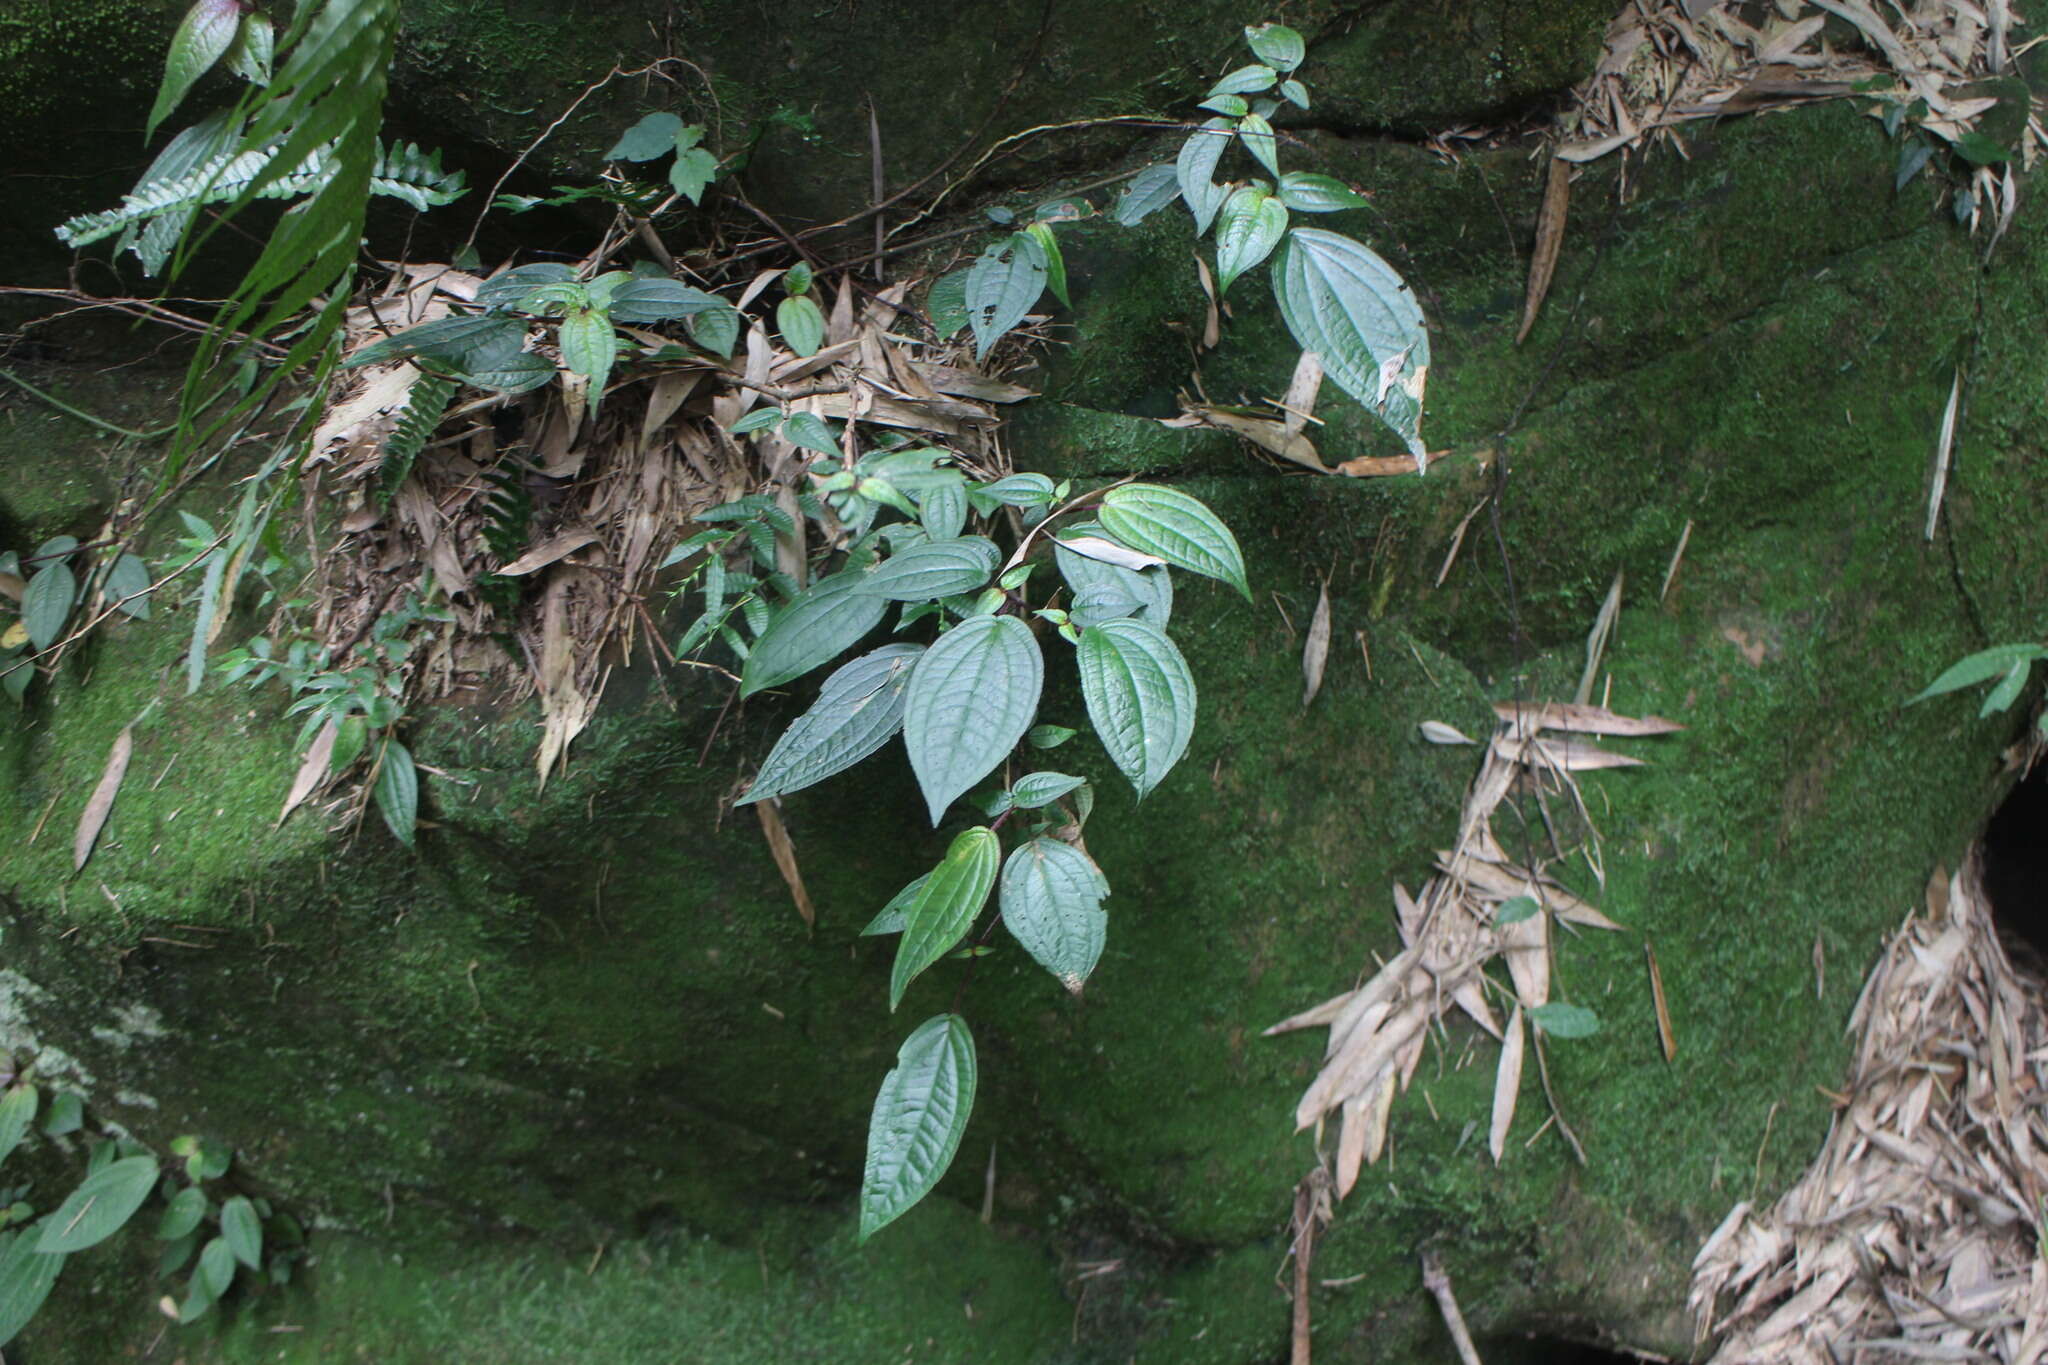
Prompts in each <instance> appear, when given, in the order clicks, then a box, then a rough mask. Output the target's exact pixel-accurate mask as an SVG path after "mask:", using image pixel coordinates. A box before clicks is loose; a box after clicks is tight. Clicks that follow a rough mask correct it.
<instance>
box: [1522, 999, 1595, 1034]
mask: <svg viewBox="0 0 2048 1365" xmlns="http://www.w3.org/2000/svg"><path fill="white" fill-rule="evenodd" d="M1529 1021H1530V1022H1531V1023H1533V1024H1535V1025H1536V1027H1538V1028H1540V1029H1542V1030H1543V1031H1544V1032H1545V1033H1547V1034H1549V1035H1550V1036H1551V1037H1553V1038H1590V1037H1592V1036H1593V1035H1594V1034H1596V1033H1598V1032H1599V1031H1600V1020H1599V1017H1598V1016H1596V1015H1595V1014H1594V1013H1593V1011H1591V1010H1589V1009H1587V1008H1586V1007H1585V1006H1584V1005H1568V1004H1566V1003H1565V1002H1564V1001H1562V1000H1553V1001H1551V1002H1550V1003H1549V1004H1547V1005H1538V1006H1537V1007H1536V1008H1535V1009H1532V1010H1530V1011H1529Z"/></svg>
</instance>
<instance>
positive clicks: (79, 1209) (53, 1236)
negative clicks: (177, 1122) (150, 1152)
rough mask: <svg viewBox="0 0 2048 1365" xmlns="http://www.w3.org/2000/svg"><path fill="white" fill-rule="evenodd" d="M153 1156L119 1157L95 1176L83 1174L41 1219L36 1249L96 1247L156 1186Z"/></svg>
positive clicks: (120, 1224) (49, 1251)
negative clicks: (77, 1184) (40, 1230)
mask: <svg viewBox="0 0 2048 1365" xmlns="http://www.w3.org/2000/svg"><path fill="white" fill-rule="evenodd" d="M156 1177H157V1169H156V1158H155V1157H148V1156H131V1157H123V1158H122V1159H121V1160H119V1161H116V1162H115V1163H114V1164H113V1165H111V1166H108V1167H107V1168H106V1169H105V1170H103V1171H101V1172H99V1173H98V1174H97V1175H90V1176H87V1177H86V1178H85V1179H84V1180H83V1181H82V1182H80V1184H79V1186H78V1188H77V1189H75V1190H73V1191H72V1192H71V1197H70V1198H69V1199H66V1200H65V1201H64V1202H63V1203H62V1204H60V1205H59V1206H58V1207H57V1211H56V1212H55V1213H53V1214H51V1215H50V1216H49V1217H48V1218H45V1219H44V1220H43V1223H42V1235H41V1236H40V1237H38V1238H37V1239H36V1250H37V1251H40V1252H44V1253H46V1254H47V1253H51V1252H60V1251H61V1252H67V1253H68V1252H73V1251H84V1250H85V1249H86V1248H87V1247H92V1246H98V1245H99V1244H100V1243H101V1242H104V1241H106V1240H107V1238H109V1237H111V1236H113V1235H114V1234H115V1233H116V1232H118V1231H120V1230H121V1226H122V1224H124V1223H126V1222H127V1221H128V1220H129V1219H130V1218H132V1217H134V1216H135V1210H137V1209H139V1208H141V1207H142V1201H143V1200H145V1199H147V1198H149V1192H150V1191H151V1190H153V1189H155V1188H156Z"/></svg>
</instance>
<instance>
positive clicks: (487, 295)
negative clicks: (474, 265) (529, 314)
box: [476, 261, 576, 309]
mask: <svg viewBox="0 0 2048 1365" xmlns="http://www.w3.org/2000/svg"><path fill="white" fill-rule="evenodd" d="M575 278H576V272H575V270H574V269H573V268H571V267H569V266H566V265H564V264H562V263H561V262H560V261H536V262H534V263H533V264H532V265H515V266H513V267H512V268H511V269H510V270H501V271H499V272H498V273H497V274H495V275H493V276H491V277H490V278H489V279H487V280H485V281H484V282H483V283H482V284H480V285H478V286H477V289H476V304H477V306H478V307H479V308H489V309H498V308H511V307H514V306H516V305H517V304H519V303H520V302H521V301H522V300H524V299H525V298H526V296H527V295H528V294H530V293H532V292H533V291H534V290H536V289H538V288H540V287H541V286H542V285H544V284H567V283H568V282H569V281H571V280H573V279H575Z"/></svg>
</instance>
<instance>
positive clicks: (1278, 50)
mask: <svg viewBox="0 0 2048 1365" xmlns="http://www.w3.org/2000/svg"><path fill="white" fill-rule="evenodd" d="M1244 40H1245V41H1246V42H1247V43H1250V44H1251V48H1252V55H1253V56H1254V57H1257V58H1258V59H1259V60H1260V61H1262V62H1264V63H1265V64H1266V65H1267V66H1270V67H1272V68H1274V69H1275V70H1276V71H1292V70H1294V68H1295V67H1297V66H1300V65H1301V59H1302V58H1303V57H1305V56H1307V55H1308V45H1307V44H1306V43H1304V42H1303V41H1302V38H1301V35H1300V34H1299V33H1297V32H1295V31H1294V30H1293V29H1291V28H1289V27H1287V25H1285V24H1260V25H1259V26H1258V27H1257V28H1249V27H1248V28H1246V29H1245V31H1244Z"/></svg>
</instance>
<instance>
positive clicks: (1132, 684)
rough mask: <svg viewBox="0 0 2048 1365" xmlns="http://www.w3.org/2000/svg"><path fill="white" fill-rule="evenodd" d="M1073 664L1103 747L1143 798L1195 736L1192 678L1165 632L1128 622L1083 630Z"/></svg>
mask: <svg viewBox="0 0 2048 1365" xmlns="http://www.w3.org/2000/svg"><path fill="white" fill-rule="evenodd" d="M1075 657H1076V659H1077V661H1078V662H1079V664H1080V670H1081V695H1082V697H1083V699H1085V700H1086V702H1087V703H1088V717H1089V719H1090V720H1092V721H1094V722H1095V732H1096V734H1097V735H1098V736H1100V737H1101V739H1102V747H1103V748H1105V749H1107V750H1108V751H1109V756H1110V758H1111V760H1112V761H1114V762H1115V764H1116V766H1117V767H1118V768H1119V769H1121V770H1122V772H1123V774H1124V776H1125V777H1128V778H1129V779H1130V780H1131V785H1132V786H1133V787H1136V788H1137V790H1138V795H1139V797H1141V798H1142V797H1143V796H1144V795H1145V794H1146V793H1147V792H1149V791H1151V790H1152V789H1153V788H1154V787H1156V786H1158V785H1159V783H1160V780H1161V779H1162V778H1164V777H1165V776H1166V774H1167V773H1168V772H1169V771H1170V770H1171V769H1172V767H1173V765H1174V764H1176V763H1178V762H1180V758H1181V755H1182V754H1184V753H1186V752H1187V748H1188V741H1189V740H1190V739H1191V738H1193V736H1194V733H1195V679H1194V674H1193V673H1191V672H1190V671H1189V670H1188V664H1187V660H1186V659H1185V658H1183V657H1182V656H1181V652H1180V650H1179V649H1178V648H1177V647H1176V646H1175V645H1174V643H1173V641H1171V640H1169V639H1167V638H1166V632H1165V631H1163V630H1160V629H1159V628H1158V627H1157V626H1153V625H1148V624H1146V623H1145V622H1143V621H1137V620H1133V619H1131V618H1129V617H1125V618H1123V619H1121V620H1116V621H1104V622H1103V623H1102V624H1100V625H1096V626H1090V627H1089V628H1088V629H1086V630H1084V631H1082V632H1081V643H1080V644H1079V646H1077V647H1076V649H1075Z"/></svg>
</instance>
